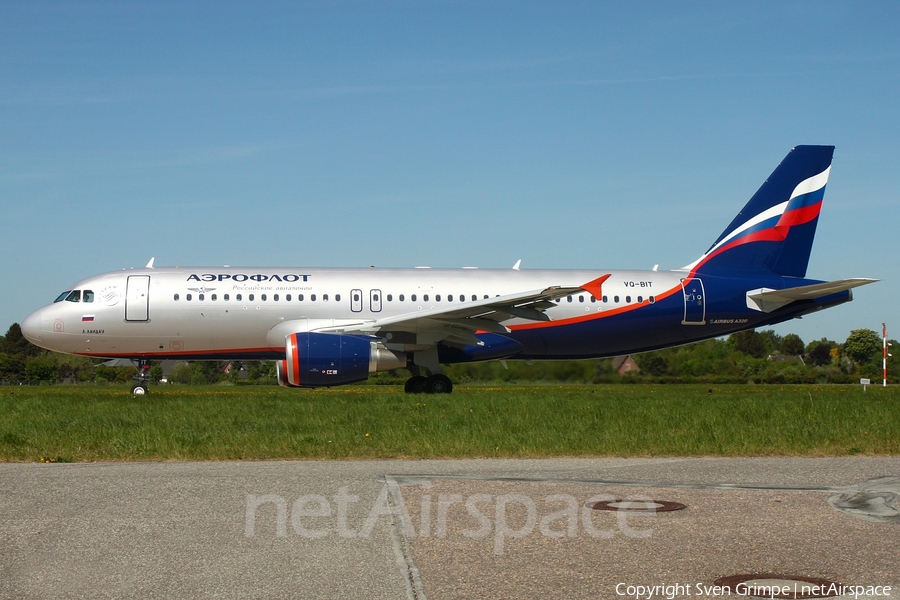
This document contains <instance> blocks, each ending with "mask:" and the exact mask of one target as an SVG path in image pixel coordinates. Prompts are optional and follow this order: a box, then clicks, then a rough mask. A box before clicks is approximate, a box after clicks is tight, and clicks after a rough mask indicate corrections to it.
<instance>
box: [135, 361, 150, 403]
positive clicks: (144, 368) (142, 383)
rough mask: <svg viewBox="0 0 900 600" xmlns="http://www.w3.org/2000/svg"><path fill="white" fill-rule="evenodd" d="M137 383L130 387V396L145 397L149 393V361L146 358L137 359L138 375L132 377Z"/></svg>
mask: <svg viewBox="0 0 900 600" xmlns="http://www.w3.org/2000/svg"><path fill="white" fill-rule="evenodd" d="M134 379H135V380H136V381H137V383H135V384H134V385H133V386H131V395H132V396H146V395H147V394H149V393H150V388H149V385H150V360H149V359H147V358H140V359H138V373H137V375H135V376H134Z"/></svg>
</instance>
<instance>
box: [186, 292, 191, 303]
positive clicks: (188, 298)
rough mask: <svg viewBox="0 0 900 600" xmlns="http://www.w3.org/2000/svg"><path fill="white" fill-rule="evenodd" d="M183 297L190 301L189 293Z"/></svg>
mask: <svg viewBox="0 0 900 600" xmlns="http://www.w3.org/2000/svg"><path fill="white" fill-rule="evenodd" d="M185 299H187V301H188V302H190V301H191V295H190V294H188V295H187V296H185Z"/></svg>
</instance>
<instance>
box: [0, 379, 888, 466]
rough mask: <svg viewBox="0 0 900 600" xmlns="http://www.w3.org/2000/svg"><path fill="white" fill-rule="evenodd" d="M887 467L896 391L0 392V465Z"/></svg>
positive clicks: (838, 388) (269, 389)
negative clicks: (385, 461) (476, 460)
mask: <svg viewBox="0 0 900 600" xmlns="http://www.w3.org/2000/svg"><path fill="white" fill-rule="evenodd" d="M851 454H893V455H896V454H900V388H897V387H888V388H881V387H879V386H871V387H869V389H868V391H867V392H865V393H863V391H862V389H861V388H860V387H859V386H747V385H733V386H728V385H726V386H714V387H712V388H709V387H708V386H693V385H683V386H682V385H669V386H664V385H562V386H550V385H547V386H540V385H529V386H499V387H486V386H485V387H480V386H458V387H457V389H456V390H455V391H454V393H453V394H452V395H449V396H447V395H433V396H432V395H407V394H404V393H403V392H402V390H401V389H399V388H397V387H392V386H380V387H379V386H352V387H344V388H336V389H327V390H326V389H323V390H314V391H309V390H286V389H282V388H274V387H226V386H210V387H174V386H170V387H154V388H152V390H151V395H150V396H147V397H144V398H141V399H137V398H133V397H131V395H130V394H128V393H127V390H126V389H124V388H119V387H77V386H53V387H32V388H29V387H0V461H6V462H9V461H38V460H45V461H53V462H82V461H98V460H114V461H119V460H238V459H244V460H265V459H351V458H353V459H360V458H363V459H365V458H444V457H448V458H449V457H454V458H457V457H540V456H843V455H851Z"/></svg>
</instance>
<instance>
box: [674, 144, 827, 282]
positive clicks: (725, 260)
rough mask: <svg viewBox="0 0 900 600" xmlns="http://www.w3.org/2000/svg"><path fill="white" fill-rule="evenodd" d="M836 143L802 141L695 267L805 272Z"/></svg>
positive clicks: (694, 269) (691, 268) (792, 274)
mask: <svg viewBox="0 0 900 600" xmlns="http://www.w3.org/2000/svg"><path fill="white" fill-rule="evenodd" d="M833 154H834V146H797V147H796V148H794V149H792V150H791V151H790V152H788V155H787V156H786V157H785V158H784V160H782V161H781V164H780V165H778V167H777V168H776V169H775V171H773V172H772V174H771V175H769V178H768V179H767V180H766V181H765V183H763V184H762V187H760V188H759V190H758V191H757V192H756V193H755V194H754V195H753V197H752V198H750V201H749V202H748V203H747V205H746V206H745V207H744V208H743V209H742V210H741V212H739V213H738V215H737V216H736V217H735V218H734V220H733V221H732V222H731V225H729V226H728V227H727V228H726V229H725V231H723V232H722V235H720V236H719V239H717V240H716V241H715V243H714V244H713V245H712V246H710V248H709V250H707V251H706V253H705V254H704V255H703V256H701V257H700V258H699V259H697V260H696V261H694V262H693V263H692V264H690V265H688V266H687V267H685V269H686V270H689V271H692V272H702V273H709V272H719V271H729V272H734V271H744V272H748V271H749V272H755V273H759V272H763V273H773V274H776V275H783V276H787V277H805V276H806V267H807V266H808V265H809V255H810V252H811V251H812V245H813V238H814V237H815V235H816V225H817V224H818V222H819V211H820V210H821V208H822V198H823V197H824V196H825V184H826V183H827V182H828V173H829V172H830V171H831V158H832V155H833Z"/></svg>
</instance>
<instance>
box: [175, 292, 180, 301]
mask: <svg viewBox="0 0 900 600" xmlns="http://www.w3.org/2000/svg"><path fill="white" fill-rule="evenodd" d="M179 298H180V296H179V295H178V294H175V302H178V299H179Z"/></svg>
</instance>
